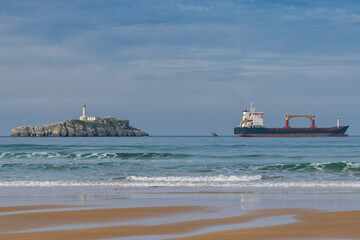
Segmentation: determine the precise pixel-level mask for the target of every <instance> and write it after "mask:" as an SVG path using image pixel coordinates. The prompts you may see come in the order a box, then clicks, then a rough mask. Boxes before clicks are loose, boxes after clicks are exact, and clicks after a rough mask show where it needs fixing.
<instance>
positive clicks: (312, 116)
mask: <svg viewBox="0 0 360 240" xmlns="http://www.w3.org/2000/svg"><path fill="white" fill-rule="evenodd" d="M294 117H304V118H308V119H310V120H311V128H315V115H286V118H285V128H290V126H289V120H290V119H291V118H294Z"/></svg>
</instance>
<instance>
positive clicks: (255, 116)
mask: <svg viewBox="0 0 360 240" xmlns="http://www.w3.org/2000/svg"><path fill="white" fill-rule="evenodd" d="M263 115H264V113H263V112H255V108H253V104H252V103H250V112H249V111H247V110H245V111H243V119H242V121H241V122H240V124H239V127H242V128H259V127H261V128H263V127H264V121H263Z"/></svg>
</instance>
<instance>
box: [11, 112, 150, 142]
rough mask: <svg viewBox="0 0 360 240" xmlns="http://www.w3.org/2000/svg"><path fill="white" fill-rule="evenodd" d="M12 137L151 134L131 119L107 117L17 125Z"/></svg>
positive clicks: (133, 135)
mask: <svg viewBox="0 0 360 240" xmlns="http://www.w3.org/2000/svg"><path fill="white" fill-rule="evenodd" d="M11 136H12V137H125V136H129V137H138V136H141V137H142V136H149V134H148V133H146V132H142V131H140V130H139V129H137V128H134V127H131V126H130V125H129V120H119V119H116V118H112V117H106V118H102V119H98V120H95V121H91V122H90V121H81V120H68V121H65V122H60V123H52V124H46V125H40V126H35V127H17V128H13V129H12V130H11Z"/></svg>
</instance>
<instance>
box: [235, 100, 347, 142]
mask: <svg viewBox="0 0 360 240" xmlns="http://www.w3.org/2000/svg"><path fill="white" fill-rule="evenodd" d="M263 115H264V113H263V112H256V111H255V108H253V105H252V103H251V104H250V112H249V111H247V110H245V111H243V119H242V121H241V122H240V124H239V126H238V127H236V128H235V129H234V134H235V135H237V136H239V137H330V136H333V137H344V136H348V135H347V134H345V132H346V130H347V129H348V128H349V126H340V118H339V117H338V119H337V126H336V127H330V128H318V127H316V126H315V115H286V117H285V127H283V128H265V126H264V122H263ZM295 117H303V118H309V119H310V120H311V126H310V127H309V128H291V127H290V125H289V120H290V119H291V118H295Z"/></svg>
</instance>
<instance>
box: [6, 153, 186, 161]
mask: <svg viewBox="0 0 360 240" xmlns="http://www.w3.org/2000/svg"><path fill="white" fill-rule="evenodd" d="M190 156H191V155H187V154H173V153H152V152H144V153H73V152H1V153H0V159H39V158H45V159H51V158H55V159H59V158H60V159H162V158H175V159H179V158H187V157H190Z"/></svg>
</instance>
